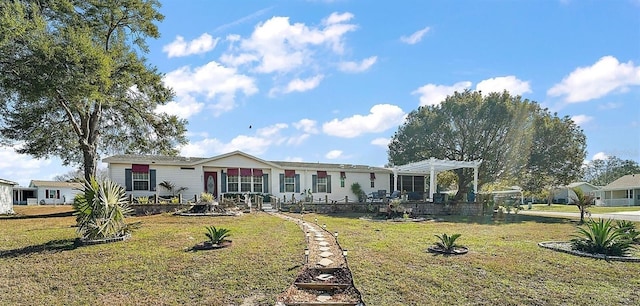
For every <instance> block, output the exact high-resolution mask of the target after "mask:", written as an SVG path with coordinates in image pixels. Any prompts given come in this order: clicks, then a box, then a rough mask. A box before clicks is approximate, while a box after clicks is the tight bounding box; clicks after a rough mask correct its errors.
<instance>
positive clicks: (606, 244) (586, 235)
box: [571, 219, 633, 256]
mask: <svg viewBox="0 0 640 306" xmlns="http://www.w3.org/2000/svg"><path fill="white" fill-rule="evenodd" d="M571 243H572V245H573V247H574V248H575V249H576V250H579V251H583V252H587V253H592V254H603V255H608V256H626V255H628V254H629V252H630V251H631V249H633V245H632V241H631V240H630V239H629V237H628V236H627V234H626V232H625V229H624V228H619V227H616V226H615V225H614V224H613V222H612V221H611V219H608V220H606V221H605V220H604V219H600V220H599V221H594V220H589V221H587V222H586V224H585V227H578V234H577V235H575V238H574V239H571Z"/></svg>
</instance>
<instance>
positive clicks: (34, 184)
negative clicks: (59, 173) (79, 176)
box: [29, 180, 82, 189]
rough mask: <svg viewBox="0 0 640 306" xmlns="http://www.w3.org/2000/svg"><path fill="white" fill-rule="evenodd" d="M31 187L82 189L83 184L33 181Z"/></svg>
mask: <svg viewBox="0 0 640 306" xmlns="http://www.w3.org/2000/svg"><path fill="white" fill-rule="evenodd" d="M29 187H55V188H72V189H81V188H82V183H69V182H62V181H38V180H32V181H31V183H30V184H29Z"/></svg>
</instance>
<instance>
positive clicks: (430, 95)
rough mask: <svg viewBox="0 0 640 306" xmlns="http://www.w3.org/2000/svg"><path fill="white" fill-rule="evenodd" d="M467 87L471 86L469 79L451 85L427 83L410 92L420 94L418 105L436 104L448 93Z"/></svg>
mask: <svg viewBox="0 0 640 306" xmlns="http://www.w3.org/2000/svg"><path fill="white" fill-rule="evenodd" d="M469 87H471V82H469V81H464V82H458V83H455V84H453V85H452V86H446V85H436V84H427V85H424V86H422V87H420V88H418V89H416V90H415V91H413V92H412V94H414V95H415V94H418V95H420V106H424V105H438V104H440V103H441V102H443V101H444V99H445V98H447V96H448V95H451V94H453V93H454V92H456V91H463V90H465V89H468V88H469Z"/></svg>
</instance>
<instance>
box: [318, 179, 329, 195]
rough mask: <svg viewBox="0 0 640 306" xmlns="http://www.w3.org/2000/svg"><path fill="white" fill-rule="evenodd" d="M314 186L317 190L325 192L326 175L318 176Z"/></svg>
mask: <svg viewBox="0 0 640 306" xmlns="http://www.w3.org/2000/svg"><path fill="white" fill-rule="evenodd" d="M316 188H317V190H318V192H327V178H326V177H318V182H317V183H316Z"/></svg>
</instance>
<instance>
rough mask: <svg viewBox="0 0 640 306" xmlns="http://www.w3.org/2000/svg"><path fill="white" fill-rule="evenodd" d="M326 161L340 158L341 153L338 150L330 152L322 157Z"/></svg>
mask: <svg viewBox="0 0 640 306" xmlns="http://www.w3.org/2000/svg"><path fill="white" fill-rule="evenodd" d="M324 157H325V158H326V159H338V158H340V157H342V151H340V150H331V151H329V152H327V154H325V155H324Z"/></svg>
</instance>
